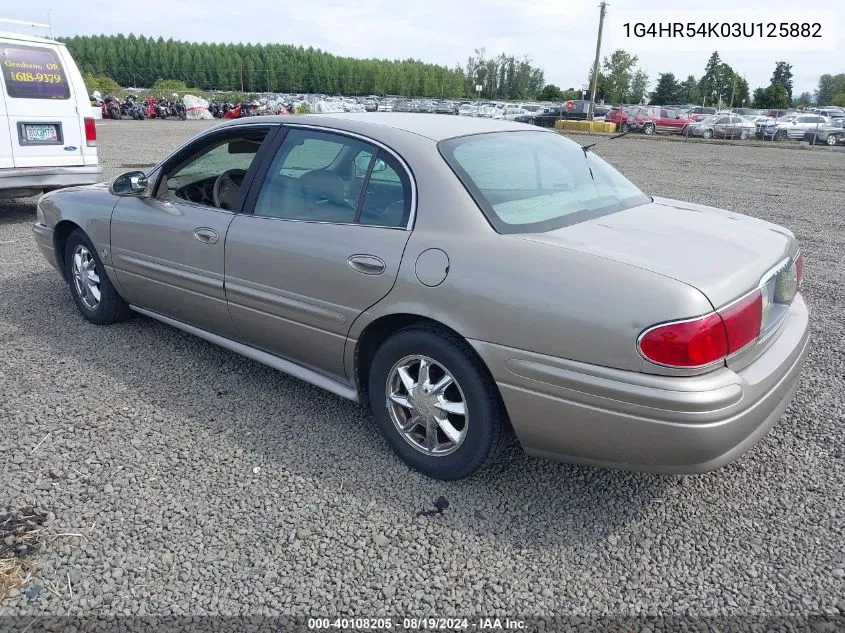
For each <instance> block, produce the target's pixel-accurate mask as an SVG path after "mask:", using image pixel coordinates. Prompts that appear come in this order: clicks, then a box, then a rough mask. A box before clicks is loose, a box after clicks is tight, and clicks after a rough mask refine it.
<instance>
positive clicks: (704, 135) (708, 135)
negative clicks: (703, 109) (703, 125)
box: [701, 130, 713, 139]
mask: <svg viewBox="0 0 845 633" xmlns="http://www.w3.org/2000/svg"><path fill="white" fill-rule="evenodd" d="M701 138H706V139H711V138H713V130H704V131H703V132H702V133H701Z"/></svg>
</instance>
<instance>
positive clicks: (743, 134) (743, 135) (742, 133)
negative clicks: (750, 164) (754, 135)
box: [739, 130, 749, 141]
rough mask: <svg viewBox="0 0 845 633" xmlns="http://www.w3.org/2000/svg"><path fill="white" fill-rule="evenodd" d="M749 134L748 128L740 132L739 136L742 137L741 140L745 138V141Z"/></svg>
mask: <svg viewBox="0 0 845 633" xmlns="http://www.w3.org/2000/svg"><path fill="white" fill-rule="evenodd" d="M748 136H749V134H748V130H743V131H742V132H740V133H739V138H740V139H741V140H743V141H744V140H745V139H747V138H748Z"/></svg>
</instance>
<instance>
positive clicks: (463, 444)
mask: <svg viewBox="0 0 845 633" xmlns="http://www.w3.org/2000/svg"><path fill="white" fill-rule="evenodd" d="M369 397H370V406H371V407H372V410H373V416H374V417H375V420H376V423H377V424H378V427H379V430H380V431H381V433H382V435H383V436H384V438H385V439H386V440H387V443H388V444H390V446H391V448H392V449H393V450H394V451H395V452H396V453H397V454H398V455H399V457H401V458H402V459H403V460H404V461H405V463H406V464H408V465H409V466H410V467H411V468H414V469H416V470H418V471H420V472H421V473H423V474H425V475H427V476H429V477H433V478H435V479H444V480H454V479H461V478H463V477H468V476H469V475H472V474H473V473H475V472H477V471H478V470H481V469H482V468H484V467H485V466H487V465H488V464H489V463H490V462H491V461H493V460H494V459H495V457H496V456H497V455H498V453H499V451H500V449H501V447H502V445H503V440H504V438H505V430H506V429H507V428H508V426H507V422H506V419H505V412H504V406H503V405H502V402H501V399H500V396H499V392H498V390H497V389H496V386H495V384H494V383H493V380H492V379H491V378H490V376H489V374H488V373H487V369H486V367H485V366H484V364H483V363H482V362H481V360H480V359H479V358H478V357H477V356H476V355H475V353H474V352H473V351H472V349H471V348H470V347H469V346H468V345H467V344H466V342H465V341H463V340H462V339H461V338H460V337H458V336H455V335H454V334H450V333H447V332H443V331H441V330H438V329H436V328H432V327H420V326H413V327H409V328H406V329H403V330H400V331H399V332H397V333H396V334H394V335H393V336H391V337H390V338H388V339H387V340H386V341H385V342H384V343H383V344H382V345H381V347H380V348H379V349H378V351H377V352H376V354H375V356H374V357H373V361H372V364H371V366H370V375H369Z"/></svg>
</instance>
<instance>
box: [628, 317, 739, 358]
mask: <svg viewBox="0 0 845 633" xmlns="http://www.w3.org/2000/svg"><path fill="white" fill-rule="evenodd" d="M639 345H640V351H641V352H642V353H643V356H645V357H646V358H647V359H649V360H650V361H652V362H653V363H657V364H659V365H669V366H671V367H698V366H700V365H709V364H710V363H713V362H715V361H717V360H719V359H721V358H724V357H725V356H727V355H728V336H727V333H726V332H725V324H724V323H722V317H720V316H719V315H718V314H711V315H708V316H705V317H701V318H700V319H695V320H693V321H680V322H676V323H667V324H665V325H658V326H656V327H653V328H651V329H650V330H648V331H647V332H646V333H645V334H644V335H643V336H642V337H641V338H640V341H639Z"/></svg>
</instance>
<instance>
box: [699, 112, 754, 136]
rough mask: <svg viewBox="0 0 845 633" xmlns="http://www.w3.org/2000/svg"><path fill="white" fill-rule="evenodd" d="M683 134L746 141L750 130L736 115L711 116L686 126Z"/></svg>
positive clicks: (750, 132)
mask: <svg viewBox="0 0 845 633" xmlns="http://www.w3.org/2000/svg"><path fill="white" fill-rule="evenodd" d="M684 134H686V135H688V136H700V137H701V138H706V139H709V138H737V139H747V138H749V137H750V136H751V134H752V130H751V128H750V126H749V125H748V124H747V123H746V122H745V121H744V120H743V118H742V117H741V116H739V115H736V114H713V115H711V116H708V117H704V118H703V119H701V120H700V121H696V122H694V123H691V124H690V125H688V126H687V128H686V131H685V132H684Z"/></svg>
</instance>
